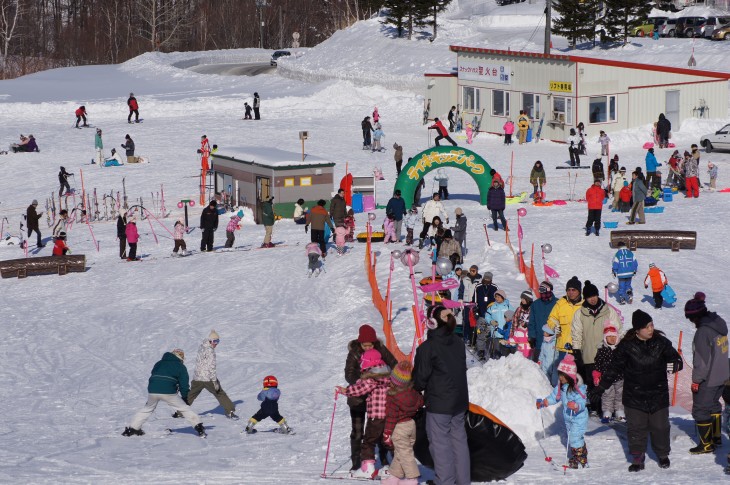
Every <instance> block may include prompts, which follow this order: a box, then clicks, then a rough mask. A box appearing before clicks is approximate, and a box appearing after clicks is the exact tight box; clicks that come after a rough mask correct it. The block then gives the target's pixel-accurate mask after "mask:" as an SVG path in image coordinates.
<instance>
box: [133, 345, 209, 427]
mask: <svg viewBox="0 0 730 485" xmlns="http://www.w3.org/2000/svg"><path fill="white" fill-rule="evenodd" d="M184 361H185V353H184V352H183V351H182V350H180V349H175V350H172V351H170V352H165V354H164V355H163V356H162V359H160V361H158V362H157V363H156V364H155V366H154V367H153V368H152V375H150V379H149V382H148V384H147V392H148V393H149V396H148V397H147V403H146V404H145V405H144V407H143V408H142V409H140V410H139V411H137V414H135V415H134V417H133V418H132V422H131V423H130V425H129V426H128V427H127V428H125V430H124V432H123V433H122V436H142V435H144V431H142V425H143V424H144V423H145V422H146V421H147V419H149V417H150V416H151V415H152V413H153V412H155V409H156V408H157V404H158V403H159V402H160V401H164V402H166V403H167V404H168V405H169V406H170V407H171V408H173V409H174V410H175V411H176V412H178V413H180V414H182V415H183V417H184V418H185V419H187V420H188V422H189V423H190V424H192V425H193V426H194V427H195V431H197V432H198V435H199V436H201V437H205V428H204V427H203V423H201V422H200V416H198V415H197V414H196V413H195V412H194V411H193V410H192V409H190V406H188V403H187V399H188V392H189V391H190V377H189V376H188V369H187V368H186V367H185V364H184V363H183V362H184ZM178 391H179V392H180V395H178Z"/></svg>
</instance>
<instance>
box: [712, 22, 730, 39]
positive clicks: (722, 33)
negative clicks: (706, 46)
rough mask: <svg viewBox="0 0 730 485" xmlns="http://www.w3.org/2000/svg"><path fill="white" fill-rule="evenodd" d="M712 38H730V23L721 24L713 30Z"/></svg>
mask: <svg viewBox="0 0 730 485" xmlns="http://www.w3.org/2000/svg"><path fill="white" fill-rule="evenodd" d="M712 40H730V24H728V25H721V26H720V27H718V28H716V29H715V31H714V32H712Z"/></svg>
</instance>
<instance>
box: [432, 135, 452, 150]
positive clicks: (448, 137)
mask: <svg viewBox="0 0 730 485" xmlns="http://www.w3.org/2000/svg"><path fill="white" fill-rule="evenodd" d="M443 139H446V141H448V142H449V143H451V144H452V145H454V146H457V145H456V142H455V141H454V140H452V139H451V137H450V136H449V135H439V136H437V137H436V139H435V140H434V143H436V146H437V147H438V146H441V145H439V140H443Z"/></svg>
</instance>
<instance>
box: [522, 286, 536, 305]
mask: <svg viewBox="0 0 730 485" xmlns="http://www.w3.org/2000/svg"><path fill="white" fill-rule="evenodd" d="M523 298H524V299H525V301H526V302H527V304H528V305H529V304H530V303H532V300H534V299H535V296H534V295H533V294H532V292H531V291H530V290H525V291H523V292H522V293H521V294H520V300H521V299H523Z"/></svg>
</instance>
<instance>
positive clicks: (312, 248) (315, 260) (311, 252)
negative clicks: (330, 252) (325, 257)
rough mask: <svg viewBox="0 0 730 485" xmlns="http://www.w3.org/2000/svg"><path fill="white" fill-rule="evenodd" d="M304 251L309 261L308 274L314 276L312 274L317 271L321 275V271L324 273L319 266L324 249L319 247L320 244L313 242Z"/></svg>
mask: <svg viewBox="0 0 730 485" xmlns="http://www.w3.org/2000/svg"><path fill="white" fill-rule="evenodd" d="M304 250H305V251H306V253H307V259H308V260H309V264H308V266H307V274H308V275H309V276H312V273H314V272H315V271H316V272H317V274H319V273H320V271H322V270H321V269H320V264H319V258H320V257H322V249H321V248H320V247H319V243H316V242H311V243H309V244H307V245H306V246H305V248H304Z"/></svg>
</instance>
